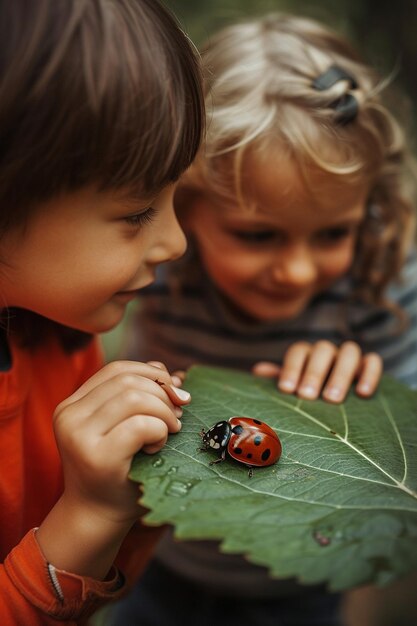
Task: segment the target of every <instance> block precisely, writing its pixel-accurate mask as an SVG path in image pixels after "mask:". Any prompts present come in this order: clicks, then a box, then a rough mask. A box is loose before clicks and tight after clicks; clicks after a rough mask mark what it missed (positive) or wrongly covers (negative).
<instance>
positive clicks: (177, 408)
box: [174, 406, 183, 417]
mask: <svg viewBox="0 0 417 626" xmlns="http://www.w3.org/2000/svg"><path fill="white" fill-rule="evenodd" d="M174 412H175V415H176V416H177V417H182V413H183V411H182V408H181V407H180V406H176V407H175V408H174Z"/></svg>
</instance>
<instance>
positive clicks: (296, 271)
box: [273, 246, 317, 287]
mask: <svg viewBox="0 0 417 626" xmlns="http://www.w3.org/2000/svg"><path fill="white" fill-rule="evenodd" d="M273 275H274V279H275V280H276V281H277V282H285V283H287V284H288V285H291V286H294V287H306V286H308V285H311V283H313V282H314V281H315V280H316V279H317V268H316V264H315V262H314V257H313V255H312V254H311V253H310V251H309V250H308V249H307V248H305V247H303V246H298V247H294V248H292V249H291V250H287V251H286V252H285V253H283V252H282V250H281V251H280V254H279V257H278V259H277V261H276V264H275V266H274V268H273Z"/></svg>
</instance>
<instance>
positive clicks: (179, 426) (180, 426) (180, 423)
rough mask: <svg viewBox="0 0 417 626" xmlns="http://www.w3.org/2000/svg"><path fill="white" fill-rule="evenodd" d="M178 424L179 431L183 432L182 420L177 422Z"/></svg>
mask: <svg viewBox="0 0 417 626" xmlns="http://www.w3.org/2000/svg"><path fill="white" fill-rule="evenodd" d="M177 424H178V430H181V428H182V422H180V420H177Z"/></svg>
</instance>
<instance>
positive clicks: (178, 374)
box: [171, 370, 186, 387]
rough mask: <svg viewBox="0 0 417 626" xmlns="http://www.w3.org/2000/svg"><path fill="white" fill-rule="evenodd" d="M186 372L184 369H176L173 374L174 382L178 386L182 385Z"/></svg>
mask: <svg viewBox="0 0 417 626" xmlns="http://www.w3.org/2000/svg"><path fill="white" fill-rule="evenodd" d="M185 376H186V372H185V371H184V370H175V372H173V373H172V374H171V378H172V382H173V384H174V385H175V386H176V387H181V385H182V383H183V382H184V380H185Z"/></svg>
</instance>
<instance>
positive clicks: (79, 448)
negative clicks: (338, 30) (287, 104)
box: [0, 0, 204, 626]
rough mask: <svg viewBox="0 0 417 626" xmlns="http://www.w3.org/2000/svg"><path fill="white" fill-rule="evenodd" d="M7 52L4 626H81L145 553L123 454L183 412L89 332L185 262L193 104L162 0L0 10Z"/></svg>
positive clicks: (173, 395) (173, 425) (147, 541)
mask: <svg viewBox="0 0 417 626" xmlns="http://www.w3.org/2000/svg"><path fill="white" fill-rule="evenodd" d="M0 46H1V55H0V135H1V140H0V146H1V147H0V205H1V210H0V257H1V278H0V285H1V306H2V325H1V329H0V337H1V341H0V368H1V371H0V388H1V393H0V420H1V440H0V442H1V443H0V455H1V466H2V471H1V476H0V503H1V511H2V513H1V530H0V545H1V552H2V565H1V566H0V588H1V592H0V616H1V618H0V621H1V624H2V626H41V625H42V626H45V625H48V624H58V623H59V624H61V623H62V622H66V623H68V624H73V625H74V624H75V623H78V622H79V620H81V619H82V618H85V617H86V616H88V615H89V614H90V613H91V612H92V611H93V610H95V608H96V607H97V606H98V604H99V603H102V602H103V601H105V600H109V599H114V598H115V597H118V595H119V594H120V593H121V592H122V591H123V588H124V587H125V583H124V575H123V573H122V571H121V570H119V569H118V568H117V567H113V566H112V564H113V562H114V561H115V558H116V556H117V554H118V552H119V548H120V547H121V545H122V543H123V542H124V540H125V537H126V536H127V535H128V533H129V531H130V530H131V529H132V532H131V533H130V534H129V535H128V536H127V538H126V541H125V543H124V544H123V546H124V547H123V549H122V550H121V552H120V553H119V562H118V563H119V564H120V565H121V566H122V567H126V569H125V572H124V573H125V574H126V575H128V574H129V573H131V572H133V569H136V571H139V569H140V567H141V566H143V563H144V561H145V560H146V558H147V557H149V554H150V551H151V548H152V541H153V536H152V534H146V533H145V531H141V529H140V527H139V526H137V527H135V528H133V526H134V524H135V521H136V520H138V518H139V514H140V509H139V507H138V505H137V489H136V488H135V487H134V486H133V484H132V483H130V481H129V480H128V478H127V474H128V471H129V466H130V462H131V458H132V456H133V454H134V453H135V452H136V451H137V450H139V449H143V450H144V451H145V452H147V453H153V452H155V451H157V450H159V449H160V448H161V447H162V446H163V445H164V443H165V441H166V438H167V435H168V433H176V432H177V431H178V430H179V429H180V427H181V424H180V422H179V419H178V418H179V417H181V413H182V410H181V405H183V404H186V403H187V402H188V401H189V394H187V393H186V392H184V391H182V390H181V389H178V388H177V387H176V386H175V385H174V383H175V382H176V379H175V378H174V379H172V378H171V376H170V375H169V373H168V372H167V370H166V369H165V368H164V367H163V366H162V364H153V363H138V362H128V361H126V362H115V363H112V364H109V365H107V366H105V367H102V365H103V364H102V359H101V353H100V350H99V347H98V345H97V343H96V341H95V340H94V338H93V334H94V333H98V332H103V331H106V330H108V329H110V328H112V327H113V326H115V325H116V324H117V323H118V322H119V321H120V320H121V319H122V317H123V315H124V311H125V308H126V305H127V303H128V302H129V301H130V300H131V299H132V298H133V297H135V296H136V293H137V290H138V289H142V288H143V287H144V286H145V285H149V283H151V282H152V280H153V279H154V272H155V268H156V266H157V265H158V264H159V263H161V262H163V261H166V260H168V259H172V258H176V257H178V256H179V255H180V254H182V252H183V251H184V247H185V239H184V236H183V233H182V231H181V230H180V228H179V226H178V223H177V221H176V217H175V214H174V212H173V207H172V197H173V192H174V186H175V181H176V180H177V179H178V177H179V176H180V174H181V173H182V172H183V171H184V170H185V168H187V167H188V166H189V164H190V162H191V161H192V159H193V157H194V156H195V153H196V151H197V149H198V146H199V143H200V136H201V128H202V123H203V111H204V108H203V95H202V91H201V81H200V73H199V66H198V63H197V61H196V58H195V56H194V52H193V49H192V47H191V45H190V43H189V41H188V40H187V38H186V37H185V36H184V34H183V33H182V31H181V30H180V28H179V27H178V25H177V23H176V22H175V20H174V18H173V17H172V16H171V14H170V13H169V12H168V11H167V10H166V9H165V8H164V7H163V6H162V5H160V4H159V2H158V1H157V0H60V1H59V2H56V0H37V1H36V2H25V1H24V0H4V1H3V2H1V4H0ZM156 380H158V381H159V383H160V384H158V383H157V382H155V381H156ZM129 541H130V543H129ZM123 550H124V557H125V558H124V560H123V558H122V557H123ZM129 556H130V557H131V558H130V562H128V560H127V557H129ZM132 568H133V569H132Z"/></svg>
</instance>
